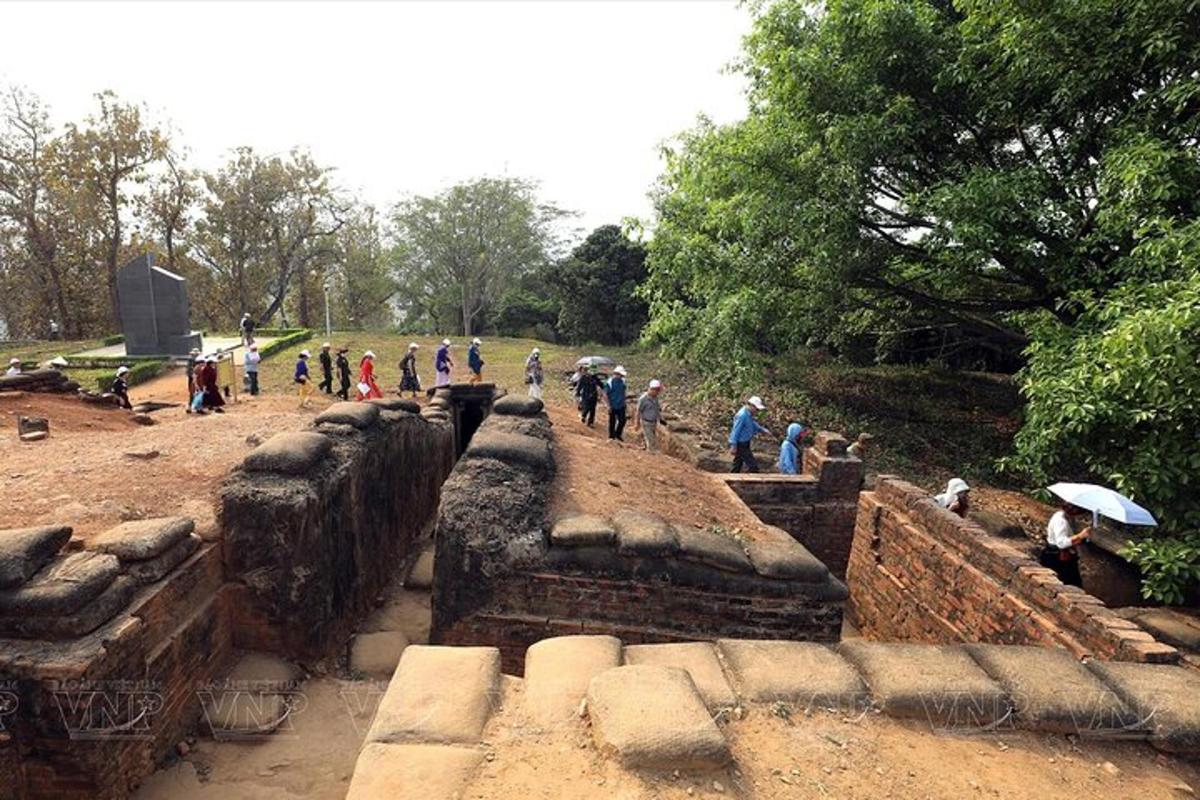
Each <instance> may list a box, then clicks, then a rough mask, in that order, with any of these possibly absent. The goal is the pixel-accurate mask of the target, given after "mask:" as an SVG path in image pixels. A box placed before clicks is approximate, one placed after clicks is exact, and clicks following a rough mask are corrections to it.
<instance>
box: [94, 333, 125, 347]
mask: <svg viewBox="0 0 1200 800" xmlns="http://www.w3.org/2000/svg"><path fill="white" fill-rule="evenodd" d="M124 341H125V334H123V333H118V334H116V335H114V336H105V337H104V338H103V339H101V340H100V343H101V344H103V345H104V346H105V347H112V346H113V345H114V344H121V343H123V342H124Z"/></svg>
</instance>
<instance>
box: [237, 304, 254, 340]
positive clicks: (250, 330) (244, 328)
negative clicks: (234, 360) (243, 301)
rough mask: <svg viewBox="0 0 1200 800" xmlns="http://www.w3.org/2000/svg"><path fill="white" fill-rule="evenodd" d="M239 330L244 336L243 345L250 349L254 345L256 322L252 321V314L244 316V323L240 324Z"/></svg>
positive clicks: (248, 313)
mask: <svg viewBox="0 0 1200 800" xmlns="http://www.w3.org/2000/svg"><path fill="white" fill-rule="evenodd" d="M238 330H239V331H241V334H242V344H244V345H246V347H249V346H250V345H252V344H254V320H252V319H250V312H249V311H247V312H246V313H245V314H242V321H241V322H240V323H238Z"/></svg>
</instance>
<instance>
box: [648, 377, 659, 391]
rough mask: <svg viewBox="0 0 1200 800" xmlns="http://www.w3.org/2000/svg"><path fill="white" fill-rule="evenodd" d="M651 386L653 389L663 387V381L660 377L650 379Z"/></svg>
mask: <svg viewBox="0 0 1200 800" xmlns="http://www.w3.org/2000/svg"><path fill="white" fill-rule="evenodd" d="M650 388H651V389H661V388H662V381H660V380H659V379H658V378H655V379H654V380H652V381H650Z"/></svg>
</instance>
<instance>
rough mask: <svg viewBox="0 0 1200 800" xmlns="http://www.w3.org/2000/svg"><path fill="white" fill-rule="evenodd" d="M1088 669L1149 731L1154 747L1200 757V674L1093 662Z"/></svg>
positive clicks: (1164, 666) (1165, 666) (1157, 666)
mask: <svg viewBox="0 0 1200 800" xmlns="http://www.w3.org/2000/svg"><path fill="white" fill-rule="evenodd" d="M1088 667H1089V668H1090V669H1091V670H1092V671H1093V672H1094V673H1095V674H1096V675H1097V676H1098V677H1099V678H1100V679H1101V680H1103V681H1104V682H1105V683H1107V684H1108V685H1109V686H1110V687H1111V688H1112V690H1113V691H1115V692H1116V693H1117V695H1119V696H1120V698H1121V699H1122V700H1124V701H1125V703H1126V704H1127V705H1128V706H1129V707H1130V708H1131V709H1133V711H1134V712H1136V713H1137V715H1138V717H1139V718H1140V720H1141V721H1142V723H1143V724H1145V725H1147V726H1148V727H1149V728H1150V730H1151V732H1152V734H1151V743H1152V744H1153V745H1154V746H1155V747H1157V748H1159V749H1160V750H1165V751H1167V752H1170V753H1180V754H1183V755H1189V756H1196V755H1200V673H1197V672H1196V671H1195V670H1193V669H1189V668H1187V667H1177V666H1173V665H1168V664H1134V663H1130V662H1125V661H1109V662H1102V661H1091V662H1089V663H1088Z"/></svg>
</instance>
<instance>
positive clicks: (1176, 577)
mask: <svg viewBox="0 0 1200 800" xmlns="http://www.w3.org/2000/svg"><path fill="white" fill-rule="evenodd" d="M1122 555H1124V556H1125V557H1126V558H1127V559H1129V560H1130V562H1132V563H1134V564H1136V565H1137V566H1138V567H1139V568H1140V569H1141V570H1142V597H1145V598H1147V599H1149V600H1155V601H1157V602H1159V603H1167V604H1169V605H1180V604H1182V603H1183V602H1184V601H1185V600H1186V599H1187V594H1188V592H1189V591H1191V590H1193V589H1194V588H1195V586H1196V583H1197V582H1198V581H1200V533H1196V532H1192V533H1189V534H1187V535H1185V536H1182V537H1171V538H1166V539H1142V540H1140V541H1136V542H1131V543H1130V544H1129V546H1128V547H1126V548H1125V549H1124V550H1123V551H1122Z"/></svg>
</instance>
